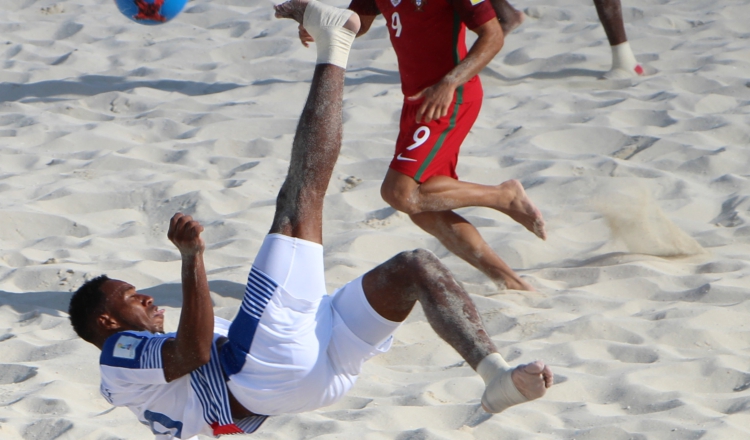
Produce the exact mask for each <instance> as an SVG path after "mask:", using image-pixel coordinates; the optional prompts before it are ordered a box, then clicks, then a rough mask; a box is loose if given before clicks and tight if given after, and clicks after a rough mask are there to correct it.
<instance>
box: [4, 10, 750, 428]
mask: <svg viewBox="0 0 750 440" xmlns="http://www.w3.org/2000/svg"><path fill="white" fill-rule="evenodd" d="M624 3H625V4H624V6H623V10H624V15H625V21H626V29H627V32H628V35H629V39H630V42H631V45H632V47H633V50H634V52H635V53H636V56H637V58H638V60H639V61H640V62H642V63H644V65H645V67H646V69H647V72H649V75H648V76H646V77H642V78H635V79H624V80H599V79H597V78H598V77H599V76H600V75H601V74H602V73H604V72H606V71H607V70H608V69H609V66H610V50H609V47H608V44H607V42H606V38H605V36H604V32H603V30H602V28H601V26H600V24H599V22H598V20H597V17H596V13H595V10H594V7H593V5H592V4H591V3H590V2H589V1H586V0H576V1H574V0H547V1H542V0H528V1H524V2H520V1H519V2H518V3H517V6H519V7H520V8H522V9H524V10H525V11H526V13H527V15H528V17H527V19H526V22H525V24H524V25H523V26H522V27H520V28H519V29H518V30H516V31H515V32H514V33H513V34H511V35H510V36H509V37H508V38H507V40H506V46H505V47H504V48H503V50H502V52H501V53H500V55H498V56H497V57H496V59H495V60H494V61H493V62H492V63H490V65H489V66H488V67H487V68H486V69H485V70H484V71H483V72H482V75H481V76H482V81H483V83H484V86H485V100H484V104H483V109H482V113H481V114H480V117H479V120H478V121H477V123H476V125H475V127H474V130H473V131H472V133H471V135H470V136H469V138H468V139H467V142H466V144H465V145H464V148H463V151H462V158H461V161H460V164H459V168H458V172H459V175H460V176H461V177H462V178H463V179H465V180H469V181H474V182H480V183H485V184H496V183H500V182H501V181H504V180H506V179H510V178H516V179H519V180H520V181H521V182H522V183H523V184H524V186H525V187H526V188H527V191H528V194H529V195H530V197H532V198H533V200H534V201H535V202H536V203H537V204H538V205H539V207H540V208H541V210H542V212H543V213H544V215H545V218H546V220H547V224H548V229H549V239H548V240H547V241H546V242H542V241H541V240H539V239H537V238H536V237H534V236H533V235H532V234H530V233H529V232H528V231H526V230H524V229H523V228H522V227H521V226H519V225H517V224H515V223H513V222H512V221H510V220H509V219H508V218H506V217H505V216H503V215H502V214H500V213H497V212H493V211H490V210H488V209H465V210H462V211H461V212H462V214H463V215H465V216H466V217H467V218H468V219H469V220H471V221H472V222H473V223H474V224H475V225H477V226H478V227H479V229H480V231H481V233H482V234H483V235H484V237H485V238H486V239H487V240H488V241H489V242H490V243H491V244H492V245H493V246H494V248H495V249H496V250H497V251H498V252H499V253H500V255H501V256H502V257H503V258H505V259H506V260H507V262H508V263H509V264H510V265H511V266H512V267H514V268H517V269H518V270H519V271H520V273H521V274H522V275H523V276H524V277H526V279H527V280H529V282H530V283H532V284H533V285H534V286H536V287H537V288H538V289H539V292H538V293H521V292H515V291H509V292H498V291H497V289H496V288H495V286H494V285H493V284H492V283H491V282H489V281H488V280H487V278H485V277H484V276H483V275H482V274H481V273H479V272H478V271H476V270H475V269H473V268H471V267H470V266H468V265H467V264H466V263H464V262H463V261H461V260H459V259H458V258H456V257H454V256H452V255H450V254H449V253H448V252H447V251H446V250H445V249H444V248H443V247H442V246H441V245H439V243H438V242H437V241H436V240H435V239H433V238H432V237H430V236H428V235H426V234H425V233H423V232H421V231H420V230H419V229H418V228H417V227H415V226H414V225H413V224H412V223H411V222H410V220H409V219H408V218H407V217H406V216H404V215H402V214H399V213H396V212H394V211H393V210H392V209H391V208H389V207H387V205H386V204H385V203H384V202H383V201H382V200H381V198H380V195H379V186H380V182H381V179H382V177H383V175H384V174H385V172H386V169H387V165H388V162H389V160H390V154H391V152H392V148H393V143H394V139H395V137H396V134H397V121H398V115H399V109H400V102H401V100H402V95H401V92H400V87H399V76H398V72H397V68H396V64H395V55H394V53H393V51H392V49H391V47H390V42H389V41H388V39H387V34H386V29H385V23H384V22H383V20H382V19H379V20H378V21H376V22H375V24H374V25H373V28H372V30H371V31H370V33H369V34H368V35H366V36H365V37H363V38H362V39H360V40H358V41H357V42H356V43H355V49H354V51H353V52H352V55H351V58H350V69H349V72H348V73H347V80H346V90H345V103H344V119H345V126H344V138H345V140H344V145H343V149H342V153H341V157H340V159H339V162H338V165H337V167H336V170H335V171H334V176H333V180H332V182H331V185H330V188H329V192H328V197H327V201H326V210H325V222H326V223H325V245H326V264H327V271H326V276H327V282H328V285H329V289H330V290H331V291H333V290H334V289H335V288H336V287H337V286H340V285H341V284H342V283H344V282H346V281H348V280H349V279H352V278H354V277H356V276H358V275H360V274H361V273H363V272H365V271H367V270H368V269H370V268H372V267H373V266H374V265H376V264H377V263H379V262H381V261H382V260H384V259H386V258H388V257H390V256H391V255H393V254H395V253H397V252H399V251H401V250H406V249H410V248H415V247H425V248H428V249H431V250H433V251H434V252H436V253H437V254H438V255H439V256H440V257H441V258H442V259H443V261H444V262H445V263H446V264H447V265H448V266H449V267H450V268H451V269H452V270H453V271H454V272H455V275H456V278H457V279H458V280H460V281H461V282H462V283H464V285H465V287H466V289H467V290H468V291H469V292H470V293H472V295H473V298H474V299H475V301H476V303H477V304H478V305H479V307H480V308H481V311H482V312H483V314H484V317H485V319H486V324H487V327H488V330H489V331H490V333H491V334H492V336H493V338H494V340H495V341H496V343H497V344H498V346H499V347H500V351H501V353H502V354H503V356H505V358H506V359H507V360H508V361H510V362H511V363H512V364H516V363H519V362H528V361H532V360H534V359H543V360H544V361H546V362H548V363H549V364H550V365H551V366H552V367H553V369H554V371H555V372H556V374H557V381H558V384H557V385H555V386H554V387H553V388H552V389H550V390H549V393H548V395H547V397H546V398H544V399H543V400H540V401H538V402H535V403H531V404H527V405H523V406H520V407H515V408H513V409H510V410H508V411H507V412H505V413H503V414H500V415H495V416H489V415H487V414H485V413H484V412H483V411H482V410H481V408H480V407H479V397H480V396H481V393H482V389H483V387H482V383H481V380H480V379H479V378H478V377H477V376H476V375H475V374H474V373H473V371H472V370H471V369H470V368H469V367H468V366H467V365H465V364H464V363H463V362H462V360H461V358H460V357H459V356H458V355H457V354H456V353H455V352H454V351H452V349H450V348H449V347H448V346H447V345H446V344H444V343H443V342H442V341H440V340H439V339H438V338H437V337H436V336H435V335H434V333H433V332H432V331H431V329H430V328H429V325H428V324H427V322H426V321H425V319H424V316H423V314H422V313H421V312H417V313H415V314H414V315H413V316H412V317H411V318H410V319H409V320H408V322H407V324H406V325H404V326H403V327H402V328H401V329H400V330H399V332H398V333H397V340H396V343H395V346H394V347H393V349H392V350H391V351H390V352H389V353H387V354H386V355H384V356H381V357H379V358H376V359H374V360H373V361H371V362H369V363H368V364H367V365H366V366H365V369H364V372H363V374H362V376H361V379H360V381H359V383H358V384H357V385H356V387H355V388H354V389H353V390H352V392H351V393H350V394H349V395H348V396H347V397H346V398H345V399H343V400H342V401H341V402H339V403H338V404H336V405H335V406H333V407H329V408H323V409H320V410H318V411H315V412H312V413H307V414H303V415H294V416H282V417H275V418H271V419H269V420H268V421H267V422H266V424H265V425H264V426H263V427H262V428H261V430H260V431H259V432H258V433H257V434H256V435H255V438H258V439H303V438H304V439H307V438H320V439H355V438H356V439H368V440H370V439H420V440H437V439H467V440H468V439H578V440H583V439H606V440H620V439H623V440H624V439H680V440H684V439H698V438H701V439H721V440H728V439H747V438H750V351H748V349H749V348H750V347H749V346H750V319H749V318H750V278H749V277H750V246H748V241H749V238H750V224H748V220H750V212H748V211H749V210H750V180H748V177H749V174H748V173H749V172H748V169H750V148H748V143H749V142H748V141H750V128H748V126H749V125H748V122H750V118H749V117H748V114H749V113H750V88H749V87H750V83H748V72H750V31H749V30H748V26H747V23H748V21H750V5H749V4H748V2H747V1H745V0H719V1H716V0H659V1H650V0H649V1H647V0H624ZM341 4H343V2H341ZM296 35H297V29H296V25H295V23H293V22H291V21H280V20H274V19H273V18H272V9H271V3H269V2H268V1H265V0H249V1H240V0H215V1H206V0H196V1H192V2H190V3H189V4H188V6H187V8H186V10H185V11H184V13H183V14H181V15H180V16H179V17H178V18H177V19H176V20H175V21H173V22H172V23H169V24H167V25H163V26H158V27H146V26H139V25H136V24H133V23H131V22H130V21H128V20H126V19H125V18H124V17H123V16H121V15H120V14H119V13H117V11H116V9H115V7H114V5H113V4H112V1H111V0H69V1H61V0H0V62H2V70H0V291H1V292H0V438H2V439H3V440H17V439H26V440H31V439H40V440H49V439H56V438H60V439H76V440H78V439H89V440H105V439H148V438H152V437H151V436H150V434H149V431H148V429H147V428H146V427H144V426H142V425H140V424H139V423H138V422H137V421H136V419H135V417H134V416H133V415H132V414H131V413H130V412H129V411H128V410H127V409H123V408H117V409H113V408H111V407H110V406H109V405H108V404H107V402H106V401H105V400H104V399H103V398H102V397H100V396H99V392H98V366H97V356H98V350H97V349H96V348H95V347H93V346H91V345H89V344H87V343H85V342H83V341H81V340H80V339H78V338H77V337H76V336H75V334H74V333H73V331H72V330H71V328H70V326H69V324H68V320H67V314H66V313H65V310H67V302H68V298H69V295H70V294H69V292H70V290H73V289H75V288H77V287H78V286H79V285H80V284H81V283H82V282H83V281H84V280H85V279H87V278H90V277H92V276H96V275H98V274H101V273H107V274H108V275H110V276H111V277H117V278H122V279H126V280H128V281H130V282H131V283H133V284H135V285H136V286H138V287H139V288H140V289H141V290H142V291H144V292H147V293H150V294H152V295H154V296H155V297H156V298H157V301H158V302H159V303H161V304H164V305H165V306H166V308H167V310H168V312H167V314H168V318H167V329H168V330H174V329H175V328H176V326H177V319H178V314H179V306H180V293H179V292H180V290H179V285H178V284H177V283H178V282H179V276H180V273H179V270H180V263H179V258H178V253H177V251H176V250H175V249H174V248H173V246H172V245H171V244H170V243H169V242H168V240H167V238H166V235H165V231H166V226H167V221H168V219H169V217H170V216H171V215H172V214H173V213H174V212H175V211H177V210H181V211H184V212H187V213H189V214H192V215H194V216H195V217H197V218H198V219H200V220H201V221H202V222H204V224H205V225H206V232H205V238H206V241H207V242H208V251H207V257H206V264H207V267H208V269H209V279H210V280H211V288H212V291H213V297H214V299H215V304H216V313H217V314H218V315H220V316H223V317H226V318H231V317H232V316H233V315H234V313H235V312H236V310H237V308H238V305H239V301H240V296H241V294H242V290H243V284H244V280H245V277H246V275H247V270H248V268H249V266H250V264H251V262H252V259H253V257H254V255H255V253H256V251H257V249H258V247H259V246H260V243H261V240H262V238H263V236H264V235H265V233H266V232H267V230H268V227H269V225H270V222H271V219H272V216H273V209H274V198H275V195H276V192H277V191H278V189H279V186H280V184H281V182H282V179H283V177H284V175H285V173H286V169H287V166H288V157H289V152H290V145H291V139H292V134H293V132H294V128H295V124H296V120H297V117H298V116H299V113H300V111H301V108H302V104H303V100H304V98H305V96H306V93H307V90H308V87H309V80H310V78H311V72H312V68H313V63H314V57H315V51H314V49H305V48H303V47H302V46H301V45H300V44H299V43H298V42H297V40H296Z"/></svg>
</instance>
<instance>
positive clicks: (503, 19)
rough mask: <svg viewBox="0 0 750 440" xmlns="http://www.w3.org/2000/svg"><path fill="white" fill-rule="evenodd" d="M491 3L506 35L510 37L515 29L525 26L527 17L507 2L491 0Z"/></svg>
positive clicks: (504, 0)
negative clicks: (524, 22)
mask: <svg viewBox="0 0 750 440" xmlns="http://www.w3.org/2000/svg"><path fill="white" fill-rule="evenodd" d="M490 3H491V4H492V8H493V9H494V10H495V14H496V15H497V20H498V21H499V22H500V27H501V28H503V33H504V34H505V35H508V34H509V33H511V32H512V31H513V29H515V28H517V27H518V26H521V24H523V21H524V17H525V15H524V14H523V12H521V11H519V10H518V9H516V8H514V7H513V5H511V4H510V3H508V1H507V0H490Z"/></svg>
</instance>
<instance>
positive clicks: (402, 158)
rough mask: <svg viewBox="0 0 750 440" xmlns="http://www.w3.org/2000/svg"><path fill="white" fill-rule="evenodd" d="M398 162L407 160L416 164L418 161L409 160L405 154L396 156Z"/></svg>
mask: <svg viewBox="0 0 750 440" xmlns="http://www.w3.org/2000/svg"><path fill="white" fill-rule="evenodd" d="M396 160H406V161H409V162H416V161H417V159H409V158H408V157H404V155H403V153H402V154H399V155H398V156H396Z"/></svg>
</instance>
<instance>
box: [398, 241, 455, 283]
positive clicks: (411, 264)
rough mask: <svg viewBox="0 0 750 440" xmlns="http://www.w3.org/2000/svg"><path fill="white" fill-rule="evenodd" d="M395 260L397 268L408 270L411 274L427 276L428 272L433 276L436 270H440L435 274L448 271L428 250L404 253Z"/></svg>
mask: <svg viewBox="0 0 750 440" xmlns="http://www.w3.org/2000/svg"><path fill="white" fill-rule="evenodd" d="M395 259H396V265H397V267H398V268H400V269H404V270H406V271H407V272H408V273H410V274H419V275H420V276H425V272H427V275H431V272H434V269H438V271H437V272H435V273H440V272H443V271H445V270H447V269H446V268H445V266H443V264H442V263H441V262H440V259H439V258H438V257H437V256H436V255H435V254H434V253H432V251H429V250H427V249H421V248H420V249H414V250H411V251H404V252H401V253H399V254H398V255H396V257H395Z"/></svg>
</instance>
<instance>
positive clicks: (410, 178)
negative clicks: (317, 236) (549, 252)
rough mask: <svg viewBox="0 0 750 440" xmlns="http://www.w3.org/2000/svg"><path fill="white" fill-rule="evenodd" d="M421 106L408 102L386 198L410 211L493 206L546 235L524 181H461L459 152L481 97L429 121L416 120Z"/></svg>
mask: <svg viewBox="0 0 750 440" xmlns="http://www.w3.org/2000/svg"><path fill="white" fill-rule="evenodd" d="M419 105H420V103H419V102H416V103H411V102H408V101H406V102H404V107H403V109H402V110H401V121H400V131H399V136H398V140H397V141H396V152H395V154H394V157H393V160H392V161H391V164H390V167H389V169H388V172H387V173H386V176H385V179H384V180H383V184H382V186H381V188H380V194H381V196H382V197H383V200H385V201H386V202H387V203H388V204H389V205H391V206H392V207H393V208H395V209H397V210H399V211H401V212H404V213H406V214H410V215H413V214H419V213H422V212H431V211H452V210H454V209H458V208H464V207H468V206H483V207H487V208H492V209H496V210H498V211H500V212H503V213H504V214H506V215H508V216H510V217H511V218H512V219H513V220H515V221H516V222H518V223H520V224H521V225H523V226H524V227H525V228H526V229H528V230H529V231H531V232H533V233H534V234H536V235H537V236H539V237H540V238H542V239H544V238H545V237H546V233H545V231H544V220H543V219H542V214H541V212H540V211H539V210H538V209H537V208H536V206H534V204H533V203H531V200H529V198H528V196H527V195H526V192H525V191H524V189H523V186H521V184H520V183H519V182H518V181H516V180H509V181H507V182H504V183H502V184H500V185H496V186H488V185H479V184H476V183H469V182H461V181H459V180H457V179H458V176H457V175H456V172H455V170H456V164H457V162H458V153H459V150H460V147H461V144H462V143H463V141H464V139H465V138H466V136H467V135H468V133H469V131H470V130H471V127H472V126H473V125H474V121H475V120H476V118H477V116H478V115H479V109H480V108H481V101H478V100H477V101H474V100H472V101H468V102H460V101H458V100H454V102H453V103H452V105H451V107H450V108H451V110H450V112H449V113H448V114H447V115H445V116H444V117H442V118H440V119H437V120H432V121H430V122H428V123H422V122H419V123H418V122H416V116H415V115H416V113H417V111H418V109H419Z"/></svg>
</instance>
